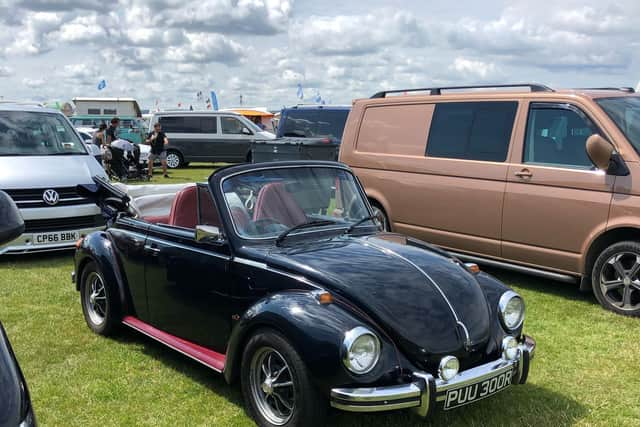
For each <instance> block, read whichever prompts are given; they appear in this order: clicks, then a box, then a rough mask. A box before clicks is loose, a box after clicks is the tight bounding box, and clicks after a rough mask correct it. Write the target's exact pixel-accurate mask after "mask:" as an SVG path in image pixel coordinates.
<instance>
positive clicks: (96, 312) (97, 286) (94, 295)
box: [85, 272, 108, 326]
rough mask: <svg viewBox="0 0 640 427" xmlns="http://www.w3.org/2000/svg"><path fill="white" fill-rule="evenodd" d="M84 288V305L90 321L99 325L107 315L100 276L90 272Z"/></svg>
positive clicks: (105, 296)
mask: <svg viewBox="0 0 640 427" xmlns="http://www.w3.org/2000/svg"><path fill="white" fill-rule="evenodd" d="M85 286H86V290H85V306H86V308H87V314H88V315H89V319H91V322H92V323H93V324H94V325H96V326H99V325H101V324H102V323H103V322H104V320H105V317H106V316H107V308H108V305H107V292H106V290H105V288H104V281H103V280H102V277H100V275H99V274H98V273H96V272H92V273H91V274H89V277H87V281H86V285H85Z"/></svg>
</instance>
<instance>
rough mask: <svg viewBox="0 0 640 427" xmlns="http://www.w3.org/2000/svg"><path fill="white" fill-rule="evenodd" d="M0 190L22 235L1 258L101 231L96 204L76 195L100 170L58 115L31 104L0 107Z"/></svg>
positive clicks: (69, 243)
mask: <svg viewBox="0 0 640 427" xmlns="http://www.w3.org/2000/svg"><path fill="white" fill-rule="evenodd" d="M0 170H1V171H2V178H1V179H0V190H4V191H6V192H7V193H8V194H9V195H10V196H11V197H12V198H13V200H15V202H16V203H17V205H18V208H20V211H21V213H22V216H23V217H24V220H25V224H26V228H25V232H24V234H22V235H21V236H20V237H18V238H17V239H15V240H13V241H12V242H9V243H6V244H0V255H2V254H5V253H24V252H28V251H46V250H60V249H68V248H71V247H73V245H74V244H75V242H76V240H78V239H79V238H80V237H81V236H83V235H85V234H87V233H90V232H91V231H95V230H100V229H102V228H104V224H105V222H104V219H103V218H102V215H101V214H100V210H99V209H98V208H97V207H96V206H95V204H94V203H92V202H90V201H89V200H87V199H86V198H84V197H82V196H80V195H79V194H78V193H77V190H76V186H77V185H78V184H89V183H92V182H93V181H92V179H91V177H92V176H96V175H97V176H102V177H106V175H105V172H104V170H103V169H102V166H100V165H99V164H98V162H97V161H96V159H95V158H94V157H93V156H91V155H89V153H87V149H86V147H85V144H84V143H83V142H82V140H81V139H80V137H79V136H78V134H77V133H76V131H75V130H74V129H73V127H72V126H71V123H69V120H67V118H66V117H65V116H64V115H63V114H62V113H60V112H59V111H56V110H52V109H47V108H42V107H38V106H31V105H20V104H11V103H1V104H0Z"/></svg>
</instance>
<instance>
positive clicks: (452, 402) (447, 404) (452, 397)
mask: <svg viewBox="0 0 640 427" xmlns="http://www.w3.org/2000/svg"><path fill="white" fill-rule="evenodd" d="M512 376H513V370H509V371H507V372H503V373H501V374H498V375H496V376H495V377H492V378H488V379H486V380H484V381H481V382H477V383H475V384H471V385H467V386H464V387H460V388H455V389H453V390H448V391H447V397H446V399H445V401H444V409H445V410H448V409H453V408H457V407H458V406H462V405H466V404H468V403H472V402H475V401H478V400H480V399H484V398H485V397H488V396H491V395H494V394H496V393H497V392H499V391H501V390H504V389H505V388H507V387H509V386H510V385H511V379H512Z"/></svg>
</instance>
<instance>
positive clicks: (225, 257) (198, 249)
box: [146, 235, 232, 261]
mask: <svg viewBox="0 0 640 427" xmlns="http://www.w3.org/2000/svg"><path fill="white" fill-rule="evenodd" d="M146 238H147V240H151V241H154V242H158V243H162V244H165V245H168V246H174V247H177V248H180V249H184V250H187V251H192V252H197V253H199V254H203V255H209V256H214V257H216V258H221V259H224V260H226V261H230V260H231V259H232V258H231V257H230V256H227V255H221V254H219V253H217V252H213V251H207V250H204V249H200V248H194V247H193V246H188V245H183V244H182V243H176V242H173V241H171V240H164V239H160V238H158V237H152V236H149V235H147V236H146Z"/></svg>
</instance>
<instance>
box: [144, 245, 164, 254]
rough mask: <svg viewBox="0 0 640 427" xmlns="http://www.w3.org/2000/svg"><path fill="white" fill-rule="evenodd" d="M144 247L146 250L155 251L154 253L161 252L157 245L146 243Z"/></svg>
mask: <svg viewBox="0 0 640 427" xmlns="http://www.w3.org/2000/svg"><path fill="white" fill-rule="evenodd" d="M144 249H145V250H146V251H149V252H153V253H154V254H159V253H160V249H159V248H156V247H154V246H151V245H144Z"/></svg>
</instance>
